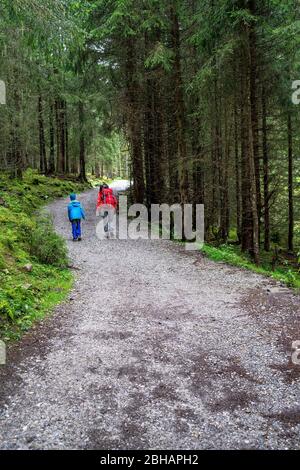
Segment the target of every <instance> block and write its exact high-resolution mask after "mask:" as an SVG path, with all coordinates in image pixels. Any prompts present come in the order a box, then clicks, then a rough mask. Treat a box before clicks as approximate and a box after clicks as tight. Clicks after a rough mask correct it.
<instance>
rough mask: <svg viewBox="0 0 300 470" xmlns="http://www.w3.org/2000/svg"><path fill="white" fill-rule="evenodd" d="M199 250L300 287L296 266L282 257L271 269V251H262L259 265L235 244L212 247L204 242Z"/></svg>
mask: <svg viewBox="0 0 300 470" xmlns="http://www.w3.org/2000/svg"><path fill="white" fill-rule="evenodd" d="M201 251H202V252H203V253H204V254H205V255H206V256H207V257H208V258H210V259H212V260H214V261H219V262H224V263H227V264H230V265H232V266H239V267H241V268H245V269H250V270H251V271H254V272H256V273H258V274H263V275H265V276H269V277H272V278H274V279H276V280H277V281H280V282H282V283H284V284H286V285H287V286H289V287H293V288H295V289H297V290H299V289H300V273H299V270H298V267H297V266H296V265H294V264H292V263H291V262H289V261H288V260H286V259H285V258H284V257H282V258H281V259H280V260H279V262H278V265H277V266H276V267H275V269H274V270H273V268H272V256H273V255H272V253H267V252H262V253H261V264H260V266H256V265H255V264H254V263H253V262H252V261H251V259H250V258H249V257H248V256H247V255H245V254H244V253H242V252H241V250H240V248H239V247H237V246H236V245H221V246H218V247H214V246H212V245H209V244H205V245H204V246H203V247H202V248H201Z"/></svg>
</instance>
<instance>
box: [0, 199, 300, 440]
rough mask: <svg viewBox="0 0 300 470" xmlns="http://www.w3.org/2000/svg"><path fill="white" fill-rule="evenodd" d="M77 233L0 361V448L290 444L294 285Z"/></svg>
mask: <svg viewBox="0 0 300 470" xmlns="http://www.w3.org/2000/svg"><path fill="white" fill-rule="evenodd" d="M96 196H97V194H96V192H95V190H91V191H88V192H86V193H84V194H83V195H82V196H81V200H82V202H83V204H84V206H85V208H86V210H87V221H86V223H85V224H84V238H83V241H82V242H81V243H80V244H79V243H73V242H72V241H71V233H70V227H69V224H68V223H67V221H66V203H67V201H66V200H59V201H57V202H55V203H53V204H51V205H50V206H49V208H50V211H51V213H52V214H53V216H54V220H55V224H56V227H57V231H58V232H59V233H60V234H62V235H63V236H65V237H66V239H67V240H68V246H69V251H70V258H71V262H72V265H73V267H74V273H75V275H76V284H75V287H74V289H73V291H72V293H71V295H70V297H69V298H68V300H67V301H66V302H64V303H63V304H61V305H60V306H59V307H58V308H57V309H56V310H55V312H54V314H53V315H52V316H51V317H49V318H47V319H46V320H44V321H43V322H42V323H41V324H39V325H38V326H36V328H35V329H34V330H32V331H31V332H30V333H29V334H28V335H26V336H25V337H24V339H23V340H22V341H21V342H20V343H19V344H18V345H15V346H14V347H13V348H10V350H9V354H8V364H7V366H6V367H1V368H0V380H1V389H0V448H1V449H299V448H300V440H299V432H300V393H299V392H300V366H299V365H298V366H297V365H293V364H292V361H291V353H292V349H291V347H292V341H295V340H300V329H299V324H300V312H299V310H300V309H299V305H300V302H299V297H298V296H297V295H295V294H294V293H293V292H292V291H290V290H289V289H281V288H280V286H278V284H276V282H274V281H271V280H269V279H266V278H264V277H262V276H259V275H256V274H254V273H251V272H248V271H244V270H241V269H238V268H234V267H230V266H227V265H225V264H222V263H215V262H212V261H210V260H208V259H206V258H205V257H203V256H202V255H201V254H200V253H195V252H192V253H191V252H186V251H185V250H184V247H183V246H180V245H178V244H175V243H172V242H170V241H147V240H139V241H130V240H104V241H100V240H98V239H97V237H96V231H95V225H96V219H95V200H96Z"/></svg>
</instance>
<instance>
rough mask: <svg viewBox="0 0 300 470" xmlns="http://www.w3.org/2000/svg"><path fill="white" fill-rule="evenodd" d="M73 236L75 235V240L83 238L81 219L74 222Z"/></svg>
mask: <svg viewBox="0 0 300 470" xmlns="http://www.w3.org/2000/svg"><path fill="white" fill-rule="evenodd" d="M72 235H73V240H77V238H81V220H80V219H76V220H72Z"/></svg>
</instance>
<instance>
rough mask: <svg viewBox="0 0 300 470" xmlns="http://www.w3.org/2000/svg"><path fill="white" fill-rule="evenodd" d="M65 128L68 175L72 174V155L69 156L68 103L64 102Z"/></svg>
mask: <svg viewBox="0 0 300 470" xmlns="http://www.w3.org/2000/svg"><path fill="white" fill-rule="evenodd" d="M64 128H65V152H66V173H67V174H69V173H70V155H69V120H68V108H67V102H66V101H64Z"/></svg>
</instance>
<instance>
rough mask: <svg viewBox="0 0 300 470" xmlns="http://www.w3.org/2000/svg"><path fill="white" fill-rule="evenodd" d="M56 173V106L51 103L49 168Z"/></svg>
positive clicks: (50, 173)
mask: <svg viewBox="0 0 300 470" xmlns="http://www.w3.org/2000/svg"><path fill="white" fill-rule="evenodd" d="M54 173H55V139H54V106H53V103H52V102H51V103H50V108H49V168H48V174H49V175H53V174H54Z"/></svg>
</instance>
